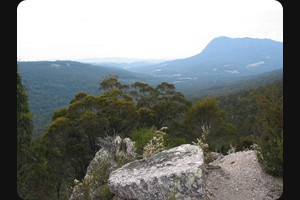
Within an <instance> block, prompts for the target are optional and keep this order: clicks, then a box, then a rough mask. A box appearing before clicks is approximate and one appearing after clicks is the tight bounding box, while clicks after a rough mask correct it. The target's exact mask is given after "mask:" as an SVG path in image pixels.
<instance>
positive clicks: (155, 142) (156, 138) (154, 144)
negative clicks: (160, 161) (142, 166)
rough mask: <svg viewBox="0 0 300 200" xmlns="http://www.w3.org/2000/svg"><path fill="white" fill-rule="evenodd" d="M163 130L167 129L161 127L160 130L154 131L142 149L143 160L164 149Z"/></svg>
mask: <svg viewBox="0 0 300 200" xmlns="http://www.w3.org/2000/svg"><path fill="white" fill-rule="evenodd" d="M165 130H167V127H163V128H161V129H160V130H158V131H155V133H154V135H153V138H152V139H151V140H150V141H149V142H148V143H147V145H146V146H145V147H144V151H143V157H144V158H148V157H150V156H152V155H154V154H156V153H158V152H161V151H163V150H165V149H166V147H165V142H164V136H165V135H166V133H165V132H164V131H165Z"/></svg>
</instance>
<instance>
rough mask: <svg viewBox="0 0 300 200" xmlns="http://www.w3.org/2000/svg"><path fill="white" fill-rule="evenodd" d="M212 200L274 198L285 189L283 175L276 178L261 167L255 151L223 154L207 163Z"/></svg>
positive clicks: (262, 199) (208, 193)
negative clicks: (221, 156)
mask: <svg viewBox="0 0 300 200" xmlns="http://www.w3.org/2000/svg"><path fill="white" fill-rule="evenodd" d="M206 175H207V180H206V191H207V197H208V199H209V200H273V199H278V198H279V197H280V196H281V194H282V190H283V180H282V177H273V176H271V175H269V174H267V173H265V172H264V171H263V170H262V168H261V167H260V165H259V163H258V161H257V158H256V155H255V152H254V151H253V150H249V151H241V152H236V153H232V154H229V155H227V156H224V157H223V158H221V159H218V160H215V161H213V162H211V163H210V164H209V165H208V166H207V174H206Z"/></svg>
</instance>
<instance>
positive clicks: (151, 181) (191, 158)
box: [108, 144, 205, 200]
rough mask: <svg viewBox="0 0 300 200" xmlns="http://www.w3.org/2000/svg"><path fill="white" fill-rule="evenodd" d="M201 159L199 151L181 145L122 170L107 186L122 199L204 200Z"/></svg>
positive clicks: (186, 145)
mask: <svg viewBox="0 0 300 200" xmlns="http://www.w3.org/2000/svg"><path fill="white" fill-rule="evenodd" d="M203 159H204V158H203V151H202V150H201V148H199V147H197V146H195V145H190V144H184V145H181V146H178V147H175V148H172V149H169V150H165V151H162V152H160V153H157V154H155V155H153V156H151V157H149V158H147V159H141V160H136V161H133V162H131V163H128V164H126V165H124V166H122V167H121V168H119V169H117V170H115V171H113V172H112V173H111V174H110V177H109V179H108V185H109V188H110V190H111V192H112V193H114V194H116V195H117V196H118V197H120V198H122V199H130V200H133V199H137V200H144V199H151V200H152V199H153V200H154V199H159V200H164V199H177V200H180V199H185V200H196V199H197V200H201V199H205V177H204V176H205V173H204V162H203Z"/></svg>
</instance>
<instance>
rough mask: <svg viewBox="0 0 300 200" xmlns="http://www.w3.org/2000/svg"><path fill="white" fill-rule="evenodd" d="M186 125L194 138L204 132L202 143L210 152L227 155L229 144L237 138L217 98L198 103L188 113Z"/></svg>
mask: <svg viewBox="0 0 300 200" xmlns="http://www.w3.org/2000/svg"><path fill="white" fill-rule="evenodd" d="M185 123H186V124H187V126H188V128H189V130H190V132H191V133H192V136H194V138H195V137H197V135H202V132H204V135H203V137H202V140H205V141H202V142H203V143H204V144H208V145H209V149H210V151H216V152H222V153H226V151H227V150H228V149H229V148H230V147H229V143H230V142H233V141H235V140H236V137H237V136H236V135H237V131H236V128H235V127H234V125H233V124H231V123H230V122H228V120H227V118H226V113H225V112H224V110H222V109H221V108H220V107H219V105H218V103H217V101H216V99H215V98H207V99H203V100H201V101H198V102H196V103H195V104H194V105H193V106H192V107H191V108H190V110H189V111H188V112H187V114H186V116H185ZM204 129H205V130H204ZM200 131H202V132H200ZM199 132H200V133H199ZM208 133H209V134H208Z"/></svg>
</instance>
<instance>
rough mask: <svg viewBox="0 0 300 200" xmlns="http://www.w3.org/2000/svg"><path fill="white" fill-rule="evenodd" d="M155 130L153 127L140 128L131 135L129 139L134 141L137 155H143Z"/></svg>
mask: <svg viewBox="0 0 300 200" xmlns="http://www.w3.org/2000/svg"><path fill="white" fill-rule="evenodd" d="M155 130H156V129H155V128H154V127H151V128H141V129H139V130H136V131H134V132H133V133H131V135H130V137H131V138H132V140H133V141H134V146H135V148H136V153H137V154H138V155H143V150H144V147H145V146H146V145H147V143H148V142H149V141H150V140H151V138H153V136H154V133H155Z"/></svg>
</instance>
